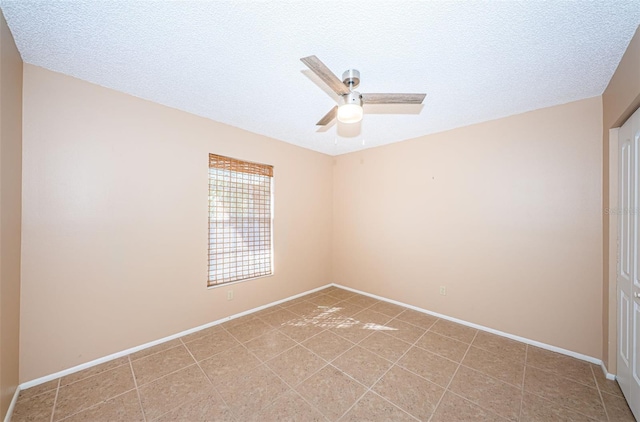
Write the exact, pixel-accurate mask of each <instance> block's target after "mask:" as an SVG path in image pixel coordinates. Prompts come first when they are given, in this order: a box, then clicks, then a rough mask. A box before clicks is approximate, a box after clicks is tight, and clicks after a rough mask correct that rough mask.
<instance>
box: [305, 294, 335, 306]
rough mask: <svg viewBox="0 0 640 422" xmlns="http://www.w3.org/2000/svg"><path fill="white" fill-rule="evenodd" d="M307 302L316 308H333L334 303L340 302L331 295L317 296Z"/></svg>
mask: <svg viewBox="0 0 640 422" xmlns="http://www.w3.org/2000/svg"><path fill="white" fill-rule="evenodd" d="M307 300H308V301H309V302H311V303H315V304H316V305H318V306H334V305H335V304H336V303H338V302H340V301H341V300H340V299H338V298H336V297H334V296H331V295H318V296H315V297H312V298H310V299H307Z"/></svg>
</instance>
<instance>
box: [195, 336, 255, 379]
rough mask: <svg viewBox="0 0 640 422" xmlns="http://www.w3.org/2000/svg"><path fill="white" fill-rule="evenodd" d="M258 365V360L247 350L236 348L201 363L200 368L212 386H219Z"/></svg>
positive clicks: (241, 347)
mask: <svg viewBox="0 0 640 422" xmlns="http://www.w3.org/2000/svg"><path fill="white" fill-rule="evenodd" d="M260 364H261V362H260V361H259V360H258V358H256V357H255V356H254V355H253V354H252V353H250V352H249V351H248V350H247V349H245V348H244V347H243V346H237V347H234V348H233V349H229V350H227V351H226V352H222V353H218V354H217V355H214V356H212V357H210V358H209V359H205V360H203V361H201V362H200V367H201V368H202V370H203V371H204V373H205V374H207V377H209V379H210V380H211V382H212V383H213V385H215V386H219V385H224V384H226V383H228V382H230V381H232V380H234V379H235V378H237V377H239V376H241V375H243V374H245V373H247V372H249V371H251V370H253V368H255V367H257V366H259V365H260Z"/></svg>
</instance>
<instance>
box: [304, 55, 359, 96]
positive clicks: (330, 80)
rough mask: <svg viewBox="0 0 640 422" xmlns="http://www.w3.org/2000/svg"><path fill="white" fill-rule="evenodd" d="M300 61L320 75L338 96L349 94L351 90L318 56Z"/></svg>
mask: <svg viewBox="0 0 640 422" xmlns="http://www.w3.org/2000/svg"><path fill="white" fill-rule="evenodd" d="M300 61H302V63H304V64H306V65H307V67H308V68H309V69H311V71H312V72H313V73H315V74H316V75H318V76H319V77H320V79H322V80H323V81H324V83H326V84H327V85H328V86H329V88H331V89H332V90H333V92H335V93H336V94H338V95H344V94H348V93H349V88H347V86H346V85H345V84H344V83H342V81H341V80H340V79H338V77H337V76H336V75H334V74H333V72H331V70H329V68H328V67H327V66H325V64H324V63H322V62H321V61H320V59H319V58H317V57H316V56H309V57H303V58H301V59H300Z"/></svg>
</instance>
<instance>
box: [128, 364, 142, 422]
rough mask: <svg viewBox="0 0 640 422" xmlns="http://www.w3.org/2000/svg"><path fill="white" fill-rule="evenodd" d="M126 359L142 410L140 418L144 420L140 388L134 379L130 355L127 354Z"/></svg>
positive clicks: (134, 374)
mask: <svg viewBox="0 0 640 422" xmlns="http://www.w3.org/2000/svg"><path fill="white" fill-rule="evenodd" d="M127 360H128V361H129V368H130V369H131V376H132V377H133V385H134V386H135V388H136V394H137V396H138V404H139V405H140V411H141V412H142V420H144V421H145V422H146V420H147V415H146V413H145V412H144V407H142V398H141V397H140V390H139V389H138V381H137V380H136V373H135V372H134V371H133V362H132V361H131V355H128V356H127Z"/></svg>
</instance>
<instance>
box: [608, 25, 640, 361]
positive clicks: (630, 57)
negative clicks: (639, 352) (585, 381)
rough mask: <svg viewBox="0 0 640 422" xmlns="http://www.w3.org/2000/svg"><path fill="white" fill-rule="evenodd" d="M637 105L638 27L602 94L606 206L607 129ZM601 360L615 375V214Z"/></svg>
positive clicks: (612, 179)
mask: <svg viewBox="0 0 640 422" xmlns="http://www.w3.org/2000/svg"><path fill="white" fill-rule="evenodd" d="M639 106H640V27H639V28H638V29H637V30H636V33H635V35H634V37H633V39H632V40H631V43H630V44H629V46H628V47H627V51H626V52H625V54H624V56H623V57H622V60H621V61H620V64H619V65H618V68H617V69H616V72H615V73H614V75H613V77H612V78H611V81H610V82H609V85H608V86H607V89H606V90H605V91H604V93H603V94H602V121H603V127H602V129H603V133H602V138H603V153H604V156H603V167H604V171H603V176H604V179H603V184H602V187H603V192H602V197H603V198H604V202H605V207H608V208H615V207H616V206H617V200H618V197H617V177H616V174H617V171H618V167H617V145H610V143H609V129H612V128H616V127H620V126H622V124H623V123H624V122H625V120H627V119H628V118H629V116H631V115H632V114H633V112H634V111H635V110H636V109H637V108H638V107H639ZM602 225H603V232H604V237H603V239H604V242H603V254H604V258H605V259H604V265H603V278H604V283H603V286H602V287H603V288H602V293H603V298H602V305H603V313H602V318H603V320H602V323H603V327H604V331H603V340H602V343H603V361H604V363H605V365H606V366H607V369H608V370H609V372H612V373H615V372H616V353H617V349H616V338H617V332H616V306H617V303H616V268H615V263H616V253H617V252H616V239H617V234H616V229H617V220H616V217H615V215H609V214H607V213H603V224H602Z"/></svg>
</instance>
